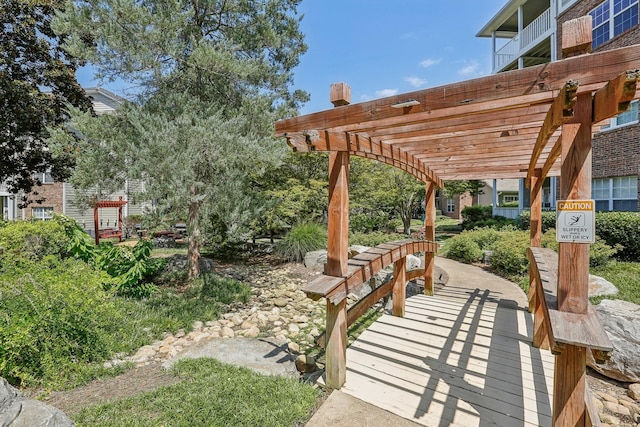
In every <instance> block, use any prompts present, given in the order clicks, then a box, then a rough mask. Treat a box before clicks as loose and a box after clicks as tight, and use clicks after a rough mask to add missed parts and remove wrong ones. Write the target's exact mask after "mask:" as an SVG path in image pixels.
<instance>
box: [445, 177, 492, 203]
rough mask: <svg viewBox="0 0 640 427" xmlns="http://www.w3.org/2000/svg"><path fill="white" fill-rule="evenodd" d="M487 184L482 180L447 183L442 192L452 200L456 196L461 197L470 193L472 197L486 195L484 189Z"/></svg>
mask: <svg viewBox="0 0 640 427" xmlns="http://www.w3.org/2000/svg"><path fill="white" fill-rule="evenodd" d="M484 185H485V183H484V182H483V181H481V180H477V179H474V180H469V181H456V180H453V181H446V182H445V183H444V188H443V189H442V191H443V192H444V194H445V196H447V198H449V199H452V198H453V197H454V196H459V195H461V194H464V193H467V192H468V193H469V194H471V196H477V195H479V194H484V193H483V191H482V188H483V187H484Z"/></svg>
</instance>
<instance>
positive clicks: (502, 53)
mask: <svg viewBox="0 0 640 427" xmlns="http://www.w3.org/2000/svg"><path fill="white" fill-rule="evenodd" d="M553 21H554V19H553V15H552V10H551V8H549V9H547V10H545V11H544V12H542V13H541V14H540V16H538V17H537V18H536V19H534V20H533V21H532V22H531V23H530V24H529V25H527V26H526V27H524V28H523V29H522V31H521V32H519V33H518V34H516V35H515V36H514V37H513V38H512V39H511V40H509V41H508V42H507V43H506V44H505V45H504V46H502V47H501V48H500V49H498V50H497V51H496V52H495V53H494V57H495V66H494V69H493V72H494V73H497V72H498V71H500V70H502V68H503V67H505V66H506V65H508V64H510V63H511V62H513V61H514V60H516V59H517V58H518V57H519V56H520V55H522V54H524V53H525V52H526V51H527V50H528V49H530V48H532V47H533V46H535V45H536V44H538V43H539V42H541V41H542V40H543V39H544V38H545V37H547V36H549V35H550V34H551V31H552V29H553V26H552V24H553Z"/></svg>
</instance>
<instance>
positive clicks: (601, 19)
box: [589, 0, 638, 49]
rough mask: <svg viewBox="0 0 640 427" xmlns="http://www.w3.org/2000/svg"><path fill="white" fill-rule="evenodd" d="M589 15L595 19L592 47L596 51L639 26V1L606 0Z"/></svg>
mask: <svg viewBox="0 0 640 427" xmlns="http://www.w3.org/2000/svg"><path fill="white" fill-rule="evenodd" d="M589 15H590V16H591V18H592V19H593V41H592V47H593V48H594V49H595V48H596V47H598V46H600V45H601V44H602V43H604V42H606V41H607V40H609V39H612V38H614V37H616V36H617V35H618V34H622V33H624V32H625V31H627V30H628V29H630V28H632V27H634V26H636V25H638V0H606V1H605V2H603V3H601V4H600V5H599V6H597V7H596V8H595V9H593V10H592V11H591V12H589Z"/></svg>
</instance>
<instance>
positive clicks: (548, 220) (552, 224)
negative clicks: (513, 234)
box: [517, 211, 556, 233]
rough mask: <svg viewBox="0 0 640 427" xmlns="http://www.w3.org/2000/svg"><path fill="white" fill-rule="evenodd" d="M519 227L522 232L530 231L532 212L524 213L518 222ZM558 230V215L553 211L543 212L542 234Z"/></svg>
mask: <svg viewBox="0 0 640 427" xmlns="http://www.w3.org/2000/svg"><path fill="white" fill-rule="evenodd" d="M517 223H518V225H519V226H520V228H521V229H522V230H529V229H530V223H531V212H530V211H522V212H520V216H519V217H518V220H517ZM555 228H556V213H555V212H552V211H543V212H542V232H543V233H544V232H546V231H547V230H551V229H554V230H555Z"/></svg>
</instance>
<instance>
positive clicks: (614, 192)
mask: <svg viewBox="0 0 640 427" xmlns="http://www.w3.org/2000/svg"><path fill="white" fill-rule="evenodd" d="M591 197H593V199H594V200H595V201H596V210H598V211H637V210H638V177H637V176H618V177H615V178H602V179H594V180H593V182H592V185H591Z"/></svg>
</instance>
